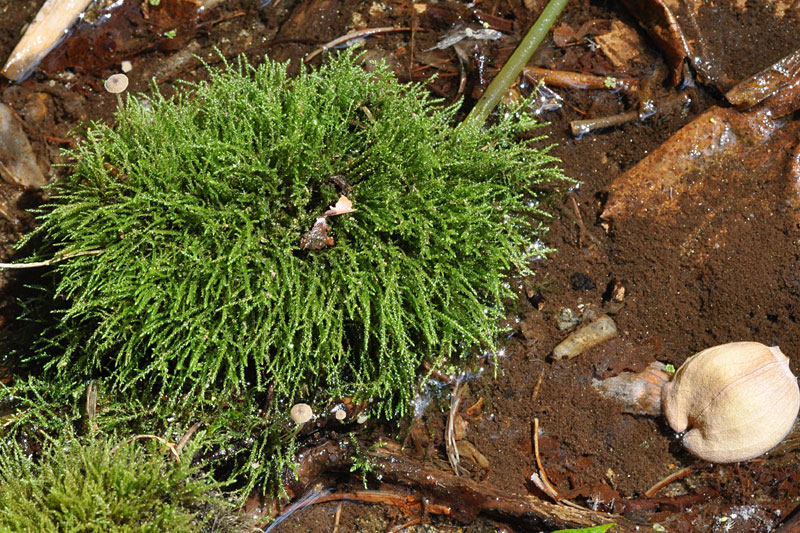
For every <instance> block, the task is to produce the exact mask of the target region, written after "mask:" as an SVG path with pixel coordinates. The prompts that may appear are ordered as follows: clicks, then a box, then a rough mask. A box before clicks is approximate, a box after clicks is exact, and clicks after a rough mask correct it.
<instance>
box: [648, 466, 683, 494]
mask: <svg viewBox="0 0 800 533" xmlns="http://www.w3.org/2000/svg"><path fill="white" fill-rule="evenodd" d="M694 471H695V468H694V467H693V466H687V467H686V468H681V469H680V470H678V471H677V472H673V473H672V474H670V475H668V476H667V477H665V478H664V479H662V480H661V481H659V482H658V483H656V484H655V485H653V486H652V487H650V488H649V489H647V490H646V491H645V493H644V495H645V496H646V497H648V498H652V497H653V496H655V495H656V493H657V492H658V491H660V490H661V489H663V488H664V487H666V486H667V485H669V484H670V483H672V482H673V481H676V480H678V479H680V478H682V477H686V476H688V475H689V474H691V473H692V472H694Z"/></svg>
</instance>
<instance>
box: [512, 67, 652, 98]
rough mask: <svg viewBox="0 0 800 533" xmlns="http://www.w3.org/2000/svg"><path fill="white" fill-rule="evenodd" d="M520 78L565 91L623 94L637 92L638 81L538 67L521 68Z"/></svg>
mask: <svg viewBox="0 0 800 533" xmlns="http://www.w3.org/2000/svg"><path fill="white" fill-rule="evenodd" d="M522 76H523V77H525V78H526V79H527V80H529V81H531V82H534V83H535V82H538V81H539V80H542V79H543V80H544V82H545V83H546V84H547V85H552V86H553V87H564V88H567V89H606V90H612V91H614V90H620V91H622V92H624V93H633V92H636V91H637V90H639V80H637V79H636V78H617V77H615V76H596V75H594V74H584V73H582V72H569V71H566V70H550V69H547V68H539V67H525V68H523V69H522Z"/></svg>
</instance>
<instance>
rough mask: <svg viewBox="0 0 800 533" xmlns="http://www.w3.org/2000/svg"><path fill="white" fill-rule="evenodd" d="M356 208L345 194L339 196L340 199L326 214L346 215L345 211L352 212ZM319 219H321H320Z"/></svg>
mask: <svg viewBox="0 0 800 533" xmlns="http://www.w3.org/2000/svg"><path fill="white" fill-rule="evenodd" d="M354 211H355V209H353V202H351V201H350V199H349V198H348V197H347V196H345V195H341V196H339V200H338V201H337V202H336V205H334V206H331V207H330V208H329V209H328V210H327V211H325V216H327V217H329V216H333V215H344V214H345V213H352V212H354ZM318 220H319V219H318Z"/></svg>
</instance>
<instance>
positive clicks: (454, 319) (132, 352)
mask: <svg viewBox="0 0 800 533" xmlns="http://www.w3.org/2000/svg"><path fill="white" fill-rule="evenodd" d="M455 112H456V110H455V108H454V107H443V106H441V104H440V103H438V102H433V101H431V100H429V99H428V98H427V97H426V93H425V91H424V89H423V88H422V87H421V86H418V85H403V84H400V83H398V82H397V80H396V79H395V78H394V76H393V75H392V73H391V72H390V71H388V69H387V68H386V67H385V66H379V67H378V68H377V69H376V70H374V71H372V72H366V71H365V70H363V69H362V68H361V67H360V66H358V65H357V62H356V60H355V59H354V58H353V56H351V55H349V54H343V55H342V56H340V57H339V58H337V59H334V60H332V61H331V63H330V64H328V65H326V66H324V67H322V68H321V69H320V70H319V71H304V72H301V74H300V75H299V76H297V77H295V78H293V79H290V78H289V77H288V76H287V75H286V65H282V64H277V63H274V62H270V61H267V62H265V63H264V64H263V65H261V66H259V67H251V66H249V65H246V64H244V63H240V64H238V65H236V66H230V67H227V68H225V69H223V70H212V71H211V74H210V82H209V83H202V84H199V85H191V86H187V87H186V88H185V89H184V90H183V91H181V92H180V93H179V94H178V95H177V96H176V97H175V98H174V99H166V98H164V97H162V96H160V95H158V94H156V95H154V96H152V97H150V98H143V97H139V98H130V99H128V101H127V104H126V105H125V106H124V108H123V109H121V110H120V111H119V113H118V115H117V117H116V123H115V125H114V126H113V127H109V126H106V125H103V124H94V125H93V126H92V127H91V128H90V130H89V131H88V133H87V136H86V139H85V141H84V142H82V143H80V145H79V146H78V148H77V149H75V150H74V151H73V152H71V154H70V155H71V158H72V172H71V175H70V176H69V177H67V178H64V179H62V180H61V181H59V182H58V183H57V184H55V185H54V186H53V188H52V197H51V201H50V203H49V204H48V205H47V206H45V207H44V209H43V211H42V212H41V214H40V217H39V220H40V222H41V226H40V227H39V229H38V230H37V231H36V232H35V233H34V235H33V237H32V238H31V240H30V242H39V243H41V244H40V246H39V247H38V251H37V253H36V254H35V255H36V256H37V258H47V257H52V256H57V257H62V256H70V255H74V254H78V253H80V252H85V251H90V250H99V251H101V253H99V254H96V255H82V256H75V257H72V258H71V259H68V260H66V261H63V262H61V263H59V264H57V265H56V266H54V267H53V269H52V272H51V278H50V279H51V282H52V287H53V288H52V289H50V290H48V291H47V292H43V293H42V295H41V297H40V298H39V299H38V300H36V301H35V302H32V303H30V304H29V307H30V310H31V312H30V316H35V317H36V319H37V320H39V321H40V322H41V323H43V326H44V330H43V333H42V334H41V335H40V336H39V337H38V340H37V341H36V342H35V343H34V344H33V347H32V349H31V350H30V351H29V353H28V354H27V355H26V359H25V361H27V363H28V364H30V365H34V366H35V367H37V368H38V367H39V366H41V367H42V368H43V369H44V373H43V375H42V377H43V379H46V380H56V379H58V380H61V382H62V383H72V384H73V385H71V386H77V384H79V383H81V382H85V380H86V379H89V378H97V379H100V380H101V381H102V383H103V384H104V386H105V387H106V388H107V389H108V391H109V394H110V395H116V397H118V398H121V397H128V398H151V399H153V401H154V402H156V403H158V404H163V405H166V406H173V408H174V407H175V406H177V407H179V408H180V409H181V410H184V411H189V412H191V411H192V410H194V411H195V412H205V413H208V412H210V411H214V410H217V409H218V408H219V406H220V405H221V404H224V405H235V406H237V407H236V410H235V411H234V414H232V415H231V416H232V418H233V419H235V421H237V422H238V423H240V426H239V427H241V428H243V427H249V428H251V429H254V427H255V425H257V424H256V423H255V422H254V421H253V420H254V417H257V418H258V419H259V420H260V421H261V422H260V424H261V427H260V431H258V432H254V433H253V437H252V438H254V439H255V440H256V442H258V443H259V444H258V445H257V446H255V448H257V449H258V450H259V451H258V452H257V453H258V454H260V455H261V456H262V459H263V460H262V461H260V462H259V464H260V465H261V467H260V468H261V469H262V471H263V472H267V474H268V476H272V477H273V479H274V477H275V476H274V475H275V474H276V473H277V472H278V470H279V469H278V468H277V466H276V465H279V464H282V462H283V461H285V460H286V459H285V457H286V456H285V455H283V453H285V452H286V451H287V450H289V451H291V444H292V443H293V442H294V438H293V435H294V433H293V432H292V430H291V428H290V427H289V424H288V423H286V417H285V413H286V411H287V410H288V406H290V405H291V404H292V403H293V402H295V401H299V400H303V401H306V402H308V403H312V404H316V405H320V404H322V403H325V402H329V401H331V399H334V400H335V399H339V398H342V397H345V396H347V397H355V398H357V399H360V400H364V401H368V402H369V403H370V406H371V412H372V413H373V414H375V415H382V416H386V417H390V418H391V417H397V416H402V415H403V414H404V413H405V412H407V410H408V408H409V406H410V403H411V400H412V399H413V396H414V394H415V386H414V384H415V380H416V379H417V374H418V371H419V369H420V366H421V364H422V362H423V361H426V360H427V361H430V362H432V363H433V364H434V365H439V364H442V363H445V362H452V361H453V360H457V359H458V358H459V357H462V356H464V354H466V353H467V351H468V350H469V349H470V348H473V347H480V348H487V349H492V348H493V347H494V346H495V342H496V340H497V338H498V334H499V333H500V329H499V327H498V319H499V318H500V316H501V315H502V313H503V307H504V303H505V302H506V301H508V299H510V298H512V297H513V296H514V294H513V291H512V290H511V288H510V286H509V284H508V283H506V281H505V280H506V279H507V276H508V275H509V274H510V273H511V272H514V271H517V272H519V271H523V272H524V271H525V270H526V269H527V267H528V265H529V263H530V261H532V260H534V259H536V258H538V257H539V256H541V255H542V254H543V253H544V250H543V249H542V248H541V247H538V246H536V242H537V239H538V236H539V235H540V232H541V223H540V222H539V221H540V220H541V216H540V215H542V213H541V212H540V210H539V209H538V208H537V205H538V202H539V201H540V200H541V198H542V189H543V187H545V186H546V185H547V184H549V183H552V182H554V181H558V180H563V179H564V178H563V176H562V174H561V173H560V171H559V170H558V169H557V168H556V167H555V166H554V163H555V160H554V158H553V157H551V156H549V155H548V154H547V152H546V150H539V149H535V148H533V147H531V145H530V144H529V143H523V142H520V141H519V138H518V135H519V134H520V133H521V132H525V131H529V130H531V129H532V128H534V127H535V124H534V122H533V121H532V120H531V119H530V118H528V117H527V116H525V115H524V114H522V113H519V112H517V110H510V111H508V112H507V113H506V114H505V115H503V116H502V117H501V118H500V120H499V122H498V123H497V124H496V125H494V126H492V127H489V128H478V127H472V126H469V125H466V126H463V127H460V128H456V127H453V122H454V115H455ZM342 195H344V196H346V197H347V198H348V199H349V200H351V201H352V206H353V208H354V209H355V211H354V212H350V213H346V214H341V215H336V216H328V217H327V218H326V219H323V220H324V222H325V225H326V226H327V228H326V232H327V233H326V234H324V233H323V232H322V228H321V222H320V220H321V219H320V217H321V216H322V215H323V213H324V212H325V211H326V210H327V209H328V208H329V206H332V205H334V204H336V202H337V200H338V199H339V198H340V196H342ZM312 230H314V231H316V236H315V237H316V240H315V241H314V243H315V245H314V246H307V243H308V242H309V236H310V235H312V233H311V232H312ZM67 388H68V387H67ZM141 401H142V402H144V400H141ZM259 408H260V409H261V411H258V409H259ZM214 416H217V417H219V415H218V414H217V413H215V415H214ZM245 419H246V420H249V421H248V422H243V420H245ZM234 425H235V423H234ZM220 430H221V431H223V432H224V428H220ZM276 450H279V451H277V452H276ZM280 450H282V451H280ZM251 460H253V461H255V459H253V458H252V457H251ZM268 465H271V466H268ZM263 469H266V470H263Z"/></svg>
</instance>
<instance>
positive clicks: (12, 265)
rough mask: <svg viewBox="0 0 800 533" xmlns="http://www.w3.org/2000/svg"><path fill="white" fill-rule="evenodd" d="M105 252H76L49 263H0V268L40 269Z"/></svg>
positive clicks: (54, 258)
mask: <svg viewBox="0 0 800 533" xmlns="http://www.w3.org/2000/svg"><path fill="white" fill-rule="evenodd" d="M104 251H105V250H84V251H83V252H75V253H74V254H69V255H63V256H61V257H53V258H52V259H48V260H47V261H36V262H34V263H0V268H7V269H22V268H40V267H45V266H50V265H54V264H56V263H60V262H61V261H66V260H67V259H73V258H75V257H80V256H82V255H97V254H102V253H103V252H104Z"/></svg>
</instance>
